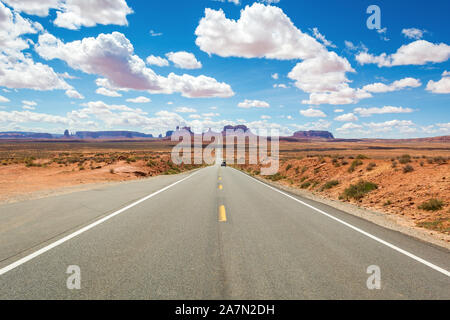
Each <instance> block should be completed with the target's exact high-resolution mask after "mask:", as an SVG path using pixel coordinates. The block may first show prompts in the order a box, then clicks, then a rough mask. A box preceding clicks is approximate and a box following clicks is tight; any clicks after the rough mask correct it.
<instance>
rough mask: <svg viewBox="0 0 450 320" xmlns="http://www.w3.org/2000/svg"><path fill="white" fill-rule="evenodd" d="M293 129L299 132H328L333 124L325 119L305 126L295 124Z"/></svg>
mask: <svg viewBox="0 0 450 320" xmlns="http://www.w3.org/2000/svg"><path fill="white" fill-rule="evenodd" d="M292 127H294V128H296V129H297V130H327V129H329V128H330V127H331V122H330V121H326V120H324V119H319V120H317V121H315V122H308V123H305V124H300V125H299V124H294V125H292Z"/></svg>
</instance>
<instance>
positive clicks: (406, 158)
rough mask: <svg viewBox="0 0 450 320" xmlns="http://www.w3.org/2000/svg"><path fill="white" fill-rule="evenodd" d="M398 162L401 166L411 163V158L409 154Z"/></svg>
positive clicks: (401, 157)
mask: <svg viewBox="0 0 450 320" xmlns="http://www.w3.org/2000/svg"><path fill="white" fill-rule="evenodd" d="M398 162H400V163H401V164H407V163H410V162H411V156H410V155H409V154H404V155H402V156H400V157H399V158H398Z"/></svg>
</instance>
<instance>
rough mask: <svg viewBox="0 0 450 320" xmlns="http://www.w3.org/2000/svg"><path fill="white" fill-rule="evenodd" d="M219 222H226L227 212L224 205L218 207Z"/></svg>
mask: <svg viewBox="0 0 450 320" xmlns="http://www.w3.org/2000/svg"><path fill="white" fill-rule="evenodd" d="M219 222H227V213H226V211H225V206H224V205H221V206H220V207H219Z"/></svg>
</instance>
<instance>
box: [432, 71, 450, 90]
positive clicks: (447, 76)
mask: <svg viewBox="0 0 450 320" xmlns="http://www.w3.org/2000/svg"><path fill="white" fill-rule="evenodd" d="M426 90H428V91H431V92H433V93H450V72H448V71H444V73H442V79H441V80H439V81H436V82H435V81H433V80H430V81H428V84H427V88H426Z"/></svg>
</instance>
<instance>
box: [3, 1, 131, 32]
mask: <svg viewBox="0 0 450 320" xmlns="http://www.w3.org/2000/svg"><path fill="white" fill-rule="evenodd" d="M4 2H5V3H7V4H8V5H9V6H11V7H13V8H14V10H16V11H18V12H25V13H27V14H31V15H37V16H41V17H46V16H48V14H49V10H50V9H56V10H57V11H56V19H55V21H54V22H53V23H54V24H55V25H56V26H58V27H62V28H67V29H72V30H76V29H79V28H80V27H82V26H84V27H93V26H96V25H97V24H103V25H109V24H115V25H121V26H124V25H128V21H127V15H128V14H131V13H133V10H132V9H131V8H130V7H128V5H127V3H126V1H125V0H97V1H91V0H4Z"/></svg>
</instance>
